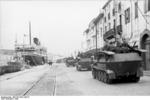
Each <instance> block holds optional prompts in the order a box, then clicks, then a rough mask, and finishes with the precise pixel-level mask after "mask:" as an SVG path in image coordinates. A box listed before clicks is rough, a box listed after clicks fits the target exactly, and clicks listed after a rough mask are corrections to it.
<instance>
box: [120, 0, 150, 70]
mask: <svg viewBox="0 0 150 100" xmlns="http://www.w3.org/2000/svg"><path fill="white" fill-rule="evenodd" d="M121 3H122V4H123V6H122V8H123V9H122V14H123V15H124V16H123V22H122V23H123V37H125V38H128V39H129V42H130V45H133V44H134V45H137V47H138V48H141V49H146V50H147V52H146V53H145V54H143V61H144V69H145V70H150V60H149V59H150V42H149V41H150V0H126V1H125V0H123V1H122V2H121Z"/></svg>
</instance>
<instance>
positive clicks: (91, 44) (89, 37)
mask: <svg viewBox="0 0 150 100" xmlns="http://www.w3.org/2000/svg"><path fill="white" fill-rule="evenodd" d="M94 20H95V18H94V19H93V20H92V21H91V22H90V24H89V26H88V29H86V30H85V31H84V33H85V36H86V45H87V46H86V51H89V50H92V49H95V48H96V27H95V25H94Z"/></svg>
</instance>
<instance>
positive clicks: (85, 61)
mask: <svg viewBox="0 0 150 100" xmlns="http://www.w3.org/2000/svg"><path fill="white" fill-rule="evenodd" d="M91 63H92V60H91V58H81V59H80V60H79V61H78V62H77V63H76V69H77V71H81V70H91Z"/></svg>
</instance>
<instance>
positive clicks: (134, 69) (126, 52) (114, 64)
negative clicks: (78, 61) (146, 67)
mask: <svg viewBox="0 0 150 100" xmlns="http://www.w3.org/2000/svg"><path fill="white" fill-rule="evenodd" d="M142 52H145V51H144V50H138V49H135V48H134V47H130V46H129V45H126V46H122V47H113V46H107V47H104V48H103V49H102V50H100V51H99V52H97V53H96V54H95V55H94V58H95V59H94V63H93V64H92V76H93V78H94V79H98V80H99V81H102V82H104V83H108V84H110V83H112V81H113V80H115V79H127V80H130V81H132V82H138V81H139V80H140V77H141V76H142V75H143V68H142V57H141V53H142Z"/></svg>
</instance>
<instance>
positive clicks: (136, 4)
mask: <svg viewBox="0 0 150 100" xmlns="http://www.w3.org/2000/svg"><path fill="white" fill-rule="evenodd" d="M135 18H138V2H135Z"/></svg>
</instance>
